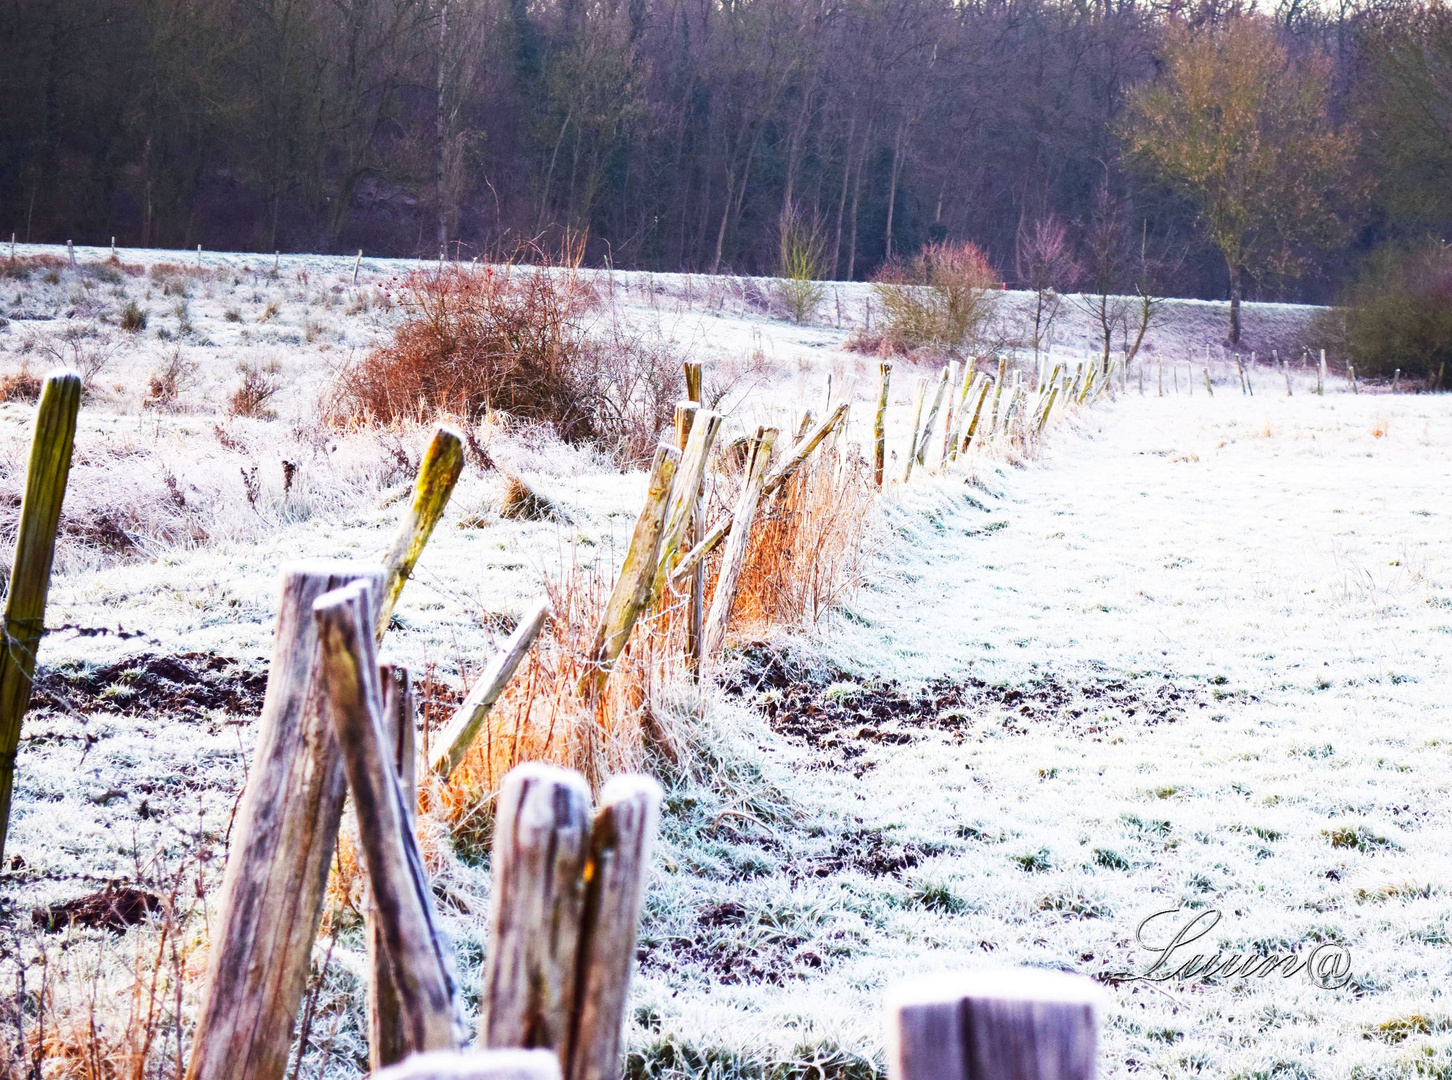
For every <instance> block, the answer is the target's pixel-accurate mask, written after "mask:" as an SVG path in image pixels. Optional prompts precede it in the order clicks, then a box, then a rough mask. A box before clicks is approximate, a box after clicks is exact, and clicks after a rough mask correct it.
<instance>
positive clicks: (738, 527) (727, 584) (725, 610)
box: [702, 428, 776, 662]
mask: <svg viewBox="0 0 1452 1080" xmlns="http://www.w3.org/2000/svg"><path fill="white" fill-rule="evenodd" d="M774 442H776V428H758V429H757V432H756V450H755V452H754V453H753V454H752V457H751V467H750V469H749V470H748V471H747V474H746V482H745V483H744V484H743V485H742V487H741V498H740V499H739V500H738V501H737V503H736V514H735V515H734V517H733V518H732V526H731V538H730V539H729V540H728V541H727V542H726V550H725V552H723V553H722V555H721V569H720V571H719V572H718V573H717V575H716V591H715V593H714V594H713V595H712V596H711V610H710V612H709V613H708V614H707V616H706V629H705V632H704V634H703V638H704V641H703V642H702V656H703V658H704V659H705V660H706V661H707V662H709V661H710V660H711V658H712V657H714V656H715V655H716V654H717V653H718V652H720V651H721V647H722V646H723V645H724V644H726V624H727V623H728V622H729V621H730V619H731V608H732V606H733V605H734V604H735V603H736V586H737V584H738V583H739V582H740V580H741V568H742V566H743V565H744V564H745V562H746V551H747V546H748V545H749V544H750V542H751V523H752V522H753V521H754V520H755V518H756V511H757V508H758V507H759V506H760V505H761V500H762V497H763V489H764V487H765V482H766V463H767V462H768V461H770V460H771V447H772V444H773V443H774Z"/></svg>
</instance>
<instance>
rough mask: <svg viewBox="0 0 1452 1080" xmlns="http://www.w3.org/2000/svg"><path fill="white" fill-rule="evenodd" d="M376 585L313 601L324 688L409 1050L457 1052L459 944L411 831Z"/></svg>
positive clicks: (355, 587)
mask: <svg viewBox="0 0 1452 1080" xmlns="http://www.w3.org/2000/svg"><path fill="white" fill-rule="evenodd" d="M368 591H369V587H368V584H367V583H366V582H361V581H360V582H354V583H352V584H350V585H346V586H344V587H343V588H341V589H335V590H334V591H332V592H329V593H325V594H323V595H322V596H320V597H319V598H318V599H317V600H315V601H314V602H313V617H314V619H315V621H316V622H317V627H318V645H319V648H320V650H321V653H322V673H321V674H322V684H323V689H324V692H325V693H326V695H327V700H328V704H329V707H330V708H329V711H330V712H331V713H332V721H333V733H334V735H335V736H336V738H337V740H338V746H339V750H340V752H341V755H342V759H343V767H344V770H345V771H346V773H347V775H348V787H349V789H350V790H351V791H352V793H353V810H354V813H355V814H356V815H357V818H358V839H359V846H360V848H361V850H362V855H363V868H364V870H365V871H366V872H367V874H368V886H369V892H370V895H371V897H372V904H373V909H374V915H375V918H376V920H377V921H376V926H377V928H378V936H379V937H380V938H381V939H382V943H383V946H384V949H383V951H384V953H385V955H386V957H387V961H388V971H389V974H390V976H391V979H392V982H393V985H394V987H395V988H396V990H397V1002H398V1022H399V1026H400V1027H401V1029H402V1035H403V1041H404V1043H405V1046H406V1050H407V1052H408V1053H418V1052H421V1051H425V1050H452V1049H457V1048H458V1047H459V1045H460V1043H461V1039H460V1035H461V1034H462V1033H461V1032H459V1031H458V1030H457V1029H456V1026H455V1022H454V1018H455V1004H454V984H453V980H452V979H451V978H450V977H449V968H450V965H451V960H450V956H449V945H448V943H447V942H446V941H443V940H441V938H440V935H439V931H438V928H437V927H436V926H435V916H434V911H433V895H432V892H431V891H430V889H429V883H428V877H427V875H426V874H425V873H424V869H423V861H422V859H421V858H420V857H419V853H418V846H417V844H416V842H415V841H414V837H413V831H412V829H410V828H409V825H410V821H411V818H412V814H410V813H409V811H408V809H407V808H406V807H405V805H404V801H403V797H402V794H401V793H400V791H399V784H398V771H397V768H396V766H395V764H394V761H395V754H396V752H397V742H396V740H393V741H390V740H389V739H388V738H387V737H386V735H385V733H384V730H383V716H382V713H383V690H382V687H381V686H380V684H379V672H378V660H377V657H376V655H375V653H374V645H373V627H374V621H373V619H372V618H370V616H371V615H372V614H373V605H372V604H370V602H369V596H368Z"/></svg>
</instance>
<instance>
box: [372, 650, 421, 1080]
mask: <svg viewBox="0 0 1452 1080" xmlns="http://www.w3.org/2000/svg"><path fill="white" fill-rule="evenodd" d="M378 681H379V683H380V684H381V685H382V687H383V735H384V739H385V741H386V745H387V747H388V748H389V749H391V750H392V752H393V765H394V769H395V770H396V771H397V774H398V794H399V797H400V798H401V799H402V800H403V808H404V811H405V812H406V814H407V817H408V820H407V824H406V828H407V829H408V830H409V831H410V832H412V831H413V828H414V823H415V822H414V819H415V818H416V816H417V814H418V777H417V775H416V767H417V765H416V761H415V754H414V723H415V720H414V696H413V684H412V681H411V680H410V678H409V674H408V669H407V668H405V667H399V666H398V665H396V664H390V663H387V662H383V663H380V664H379V665H378ZM363 921H364V938H365V941H366V943H367V946H368V1061H369V1067H370V1068H372V1069H373V1070H374V1071H375V1072H376V1071H377V1070H379V1069H381V1068H383V1067H384V1066H385V1065H392V1064H393V1063H394V1062H396V1061H402V1060H403V1059H404V1058H405V1057H407V1056H408V1053H409V1042H408V1034H407V1031H406V1030H405V1028H404V1022H403V1013H402V1012H401V1005H400V1002H399V997H398V985H397V984H396V983H395V982H394V981H393V972H392V971H391V970H390V969H389V966H388V951H387V949H388V947H387V944H386V943H385V942H384V940H383V928H382V927H381V926H380V925H379V922H378V914H377V910H376V909H375V907H374V905H373V897H372V890H371V889H370V890H369V895H368V896H367V898H366V900H365V902H364V909H363Z"/></svg>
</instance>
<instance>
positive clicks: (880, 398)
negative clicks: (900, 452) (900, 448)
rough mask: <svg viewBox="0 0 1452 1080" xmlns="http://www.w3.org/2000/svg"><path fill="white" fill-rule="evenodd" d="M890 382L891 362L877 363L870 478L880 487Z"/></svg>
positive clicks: (884, 454) (885, 447)
mask: <svg viewBox="0 0 1452 1080" xmlns="http://www.w3.org/2000/svg"><path fill="white" fill-rule="evenodd" d="M891 382H892V364H890V363H889V362H888V361H886V360H883V361H882V362H881V363H879V364H878V365H877V412H876V413H875V414H874V415H873V418H872V478H873V480H874V481H875V482H876V484H877V486H878V487H882V470H883V466H884V465H885V464H886V463H887V390H888V386H889V384H890V383H891Z"/></svg>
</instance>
